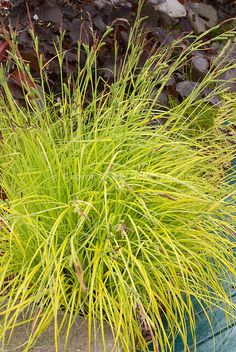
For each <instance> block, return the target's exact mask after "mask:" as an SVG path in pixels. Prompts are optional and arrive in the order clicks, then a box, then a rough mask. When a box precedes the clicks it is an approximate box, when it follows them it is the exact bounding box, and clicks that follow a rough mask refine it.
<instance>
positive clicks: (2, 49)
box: [0, 40, 9, 62]
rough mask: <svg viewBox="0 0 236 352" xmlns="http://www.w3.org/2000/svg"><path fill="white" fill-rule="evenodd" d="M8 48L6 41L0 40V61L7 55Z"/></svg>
mask: <svg viewBox="0 0 236 352" xmlns="http://www.w3.org/2000/svg"><path fill="white" fill-rule="evenodd" d="M8 49H9V44H8V42H6V41H5V40H4V41H1V42H0V62H2V61H3V60H4V59H6V57H7V50H8Z"/></svg>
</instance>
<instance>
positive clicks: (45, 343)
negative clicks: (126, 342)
mask: <svg viewBox="0 0 236 352" xmlns="http://www.w3.org/2000/svg"><path fill="white" fill-rule="evenodd" d="M62 317H63V315H62V314H61V315H60V316H59V318H58V321H59V323H60V322H61V320H62ZM30 328H31V325H30V324H25V325H22V326H18V327H17V328H15V330H14V332H13V334H12V338H11V341H10V344H9V345H8V346H4V348H3V346H2V345H1V344H0V351H1V352H13V351H17V352H24V351H25V343H26V341H27V337H28V336H29V332H30ZM93 336H94V335H93ZM105 336H106V352H115V351H116V352H118V350H117V349H116V350H113V349H112V347H113V337H112V334H111V331H110V329H109V327H108V326H106V327H105ZM65 341H66V327H65V328H63V329H62V331H61V333H60V338H59V352H87V351H89V349H88V333H87V323H86V321H85V320H84V318H82V317H78V318H77V319H76V322H75V323H74V324H73V326H72V328H71V332H70V335H69V339H68V343H67V348H66V349H65V348H64V346H65ZM29 351H30V352H55V351H56V350H55V344H54V326H53V322H52V323H51V324H50V326H49V327H48V329H47V330H46V331H45V332H44V333H43V334H42V335H41V336H40V337H39V339H38V340H37V342H36V343H35V345H34V346H33V347H32V348H31V349H30V350H29ZM90 351H91V352H104V347H103V343H102V336H101V331H98V332H97V334H96V336H95V338H94V339H93V341H92V344H91V350H90Z"/></svg>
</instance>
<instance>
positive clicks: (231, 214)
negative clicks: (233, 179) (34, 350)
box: [0, 40, 236, 352]
mask: <svg viewBox="0 0 236 352" xmlns="http://www.w3.org/2000/svg"><path fill="white" fill-rule="evenodd" d="M198 45H199V46H201V45H202V44H201V40H200V41H199V42H198V41H196V42H195V43H194V44H193V48H196V47H197V46H198ZM193 48H189V49H188V50H189V51H188V50H187V49H186V52H185V53H184V54H183V56H182V57H180V58H179V60H177V62H176V63H175V64H172V66H171V67H168V65H167V62H168V60H167V53H166V51H165V50H164V49H163V51H161V52H160V53H157V54H155V55H154V56H153V57H151V58H150V59H149V60H148V61H147V63H146V64H145V65H144V67H143V69H141V70H140V72H139V74H138V75H136V76H135V79H134V72H135V68H136V67H137V66H138V61H139V56H140V46H138V45H134V46H132V50H130V53H129V55H127V58H126V61H125V63H124V66H123V68H122V70H121V72H120V73H119V75H117V79H116V80H115V82H114V84H113V85H111V86H110V87H107V86H105V89H104V90H103V91H102V92H101V93H99V92H98V85H99V83H100V81H99V78H98V77H97V75H96V71H94V68H96V53H94V52H92V51H89V50H88V49H86V47H85V50H87V55H88V56H87V64H86V65H85V68H84V69H82V70H81V71H80V72H79V77H78V82H77V86H76V89H74V91H73V92H71V91H70V88H69V87H70V85H69V84H68V85H67V84H64V83H63V82H62V87H63V90H62V98H61V100H60V101H58V102H57V103H55V104H54V101H55V100H54V98H53V97H52V96H50V95H47V94H46V93H45V91H44V89H43V88H42V91H41V95H40V94H38V91H37V89H33V88H32V85H31V86H29V85H28V86H27V82H26V86H25V90H26V98H27V99H26V101H27V102H28V103H27V104H26V108H23V107H22V106H20V105H18V104H17V103H16V102H14V100H13V98H12V96H11V93H10V91H9V89H8V86H7V84H6V81H5V79H4V77H3V74H2V73H1V74H2V78H1V84H2V86H3V89H4V91H5V101H3V99H2V101H1V112H0V114H1V116H0V121H1V122H0V129H1V131H2V136H3V143H2V145H1V154H0V157H1V159H0V160H1V164H0V172H1V186H2V188H3V189H4V191H5V192H6V194H7V196H8V199H7V200H6V201H2V202H1V203H0V214H1V240H0V250H1V256H0V263H1V265H0V284H1V296H0V309H1V311H0V314H1V316H2V320H1V329H0V338H1V340H2V343H3V348H4V346H5V345H6V344H7V340H8V337H9V334H10V335H11V333H12V329H13V328H14V326H16V325H17V324H18V323H17V318H18V316H19V315H20V314H21V313H22V312H26V313H27V317H28V318H27V319H28V320H31V321H32V325H33V328H32V334H31V336H30V337H29V341H28V344H27V346H25V351H27V350H28V349H29V348H30V346H31V345H32V343H33V342H34V341H35V339H36V338H37V337H38V336H39V335H40V334H41V333H42V331H43V330H44V329H45V328H46V327H47V325H48V324H49V322H50V321H51V320H52V319H55V346H56V347H55V348H56V351H58V341H57V337H58V334H59V331H60V329H61V326H58V324H57V314H58V312H59V311H60V310H62V311H64V313H65V316H67V317H69V323H68V327H67V329H68V332H69V330H70V327H71V324H72V322H73V320H74V318H75V317H76V315H77V314H83V315H84V316H86V317H87V318H88V323H89V324H88V326H89V337H90V338H91V328H92V325H93V324H95V321H96V320H98V321H99V322H100V323H99V324H100V327H101V329H102V333H103V338H104V322H108V323H109V325H110V326H111V329H112V332H113V335H114V339H115V344H116V345H117V346H118V345H119V346H121V347H122V348H123V350H124V351H127V352H128V351H135V349H136V347H137V346H139V347H140V348H142V349H143V350H146V349H147V341H146V340H145V338H144V336H143V331H142V330H146V332H148V333H149V335H150V336H151V338H152V341H153V343H154V345H155V346H158V347H159V350H160V351H163V352H164V351H166V350H167V349H169V350H171V337H172V338H173V337H174V336H175V335H176V334H177V333H179V334H180V335H181V336H182V338H183V341H185V342H186V336H187V331H186V326H185V321H184V318H185V315H187V316H189V318H190V321H191V329H192V334H193V335H194V316H193V304H192V297H195V299H196V300H197V301H198V302H199V304H203V303H204V304H207V306H209V307H212V306H218V305H220V304H221V303H222V301H223V302H224V304H223V307H222V306H221V309H223V310H224V311H225V313H226V314H228V315H231V314H232V313H231V309H232V303H231V301H230V299H229V298H228V296H227V286H226V284H227V283H230V282H231V275H233V276H235V257H234V253H233V251H234V248H235V244H234V241H233V239H234V235H233V233H234V226H235V217H236V215H235V205H234V204H233V203H230V202H228V201H227V198H228V197H229V196H231V197H234V193H233V188H232V187H231V186H230V185H227V184H226V183H225V182H224V177H225V171H224V168H223V164H224V163H225V162H228V163H229V162H230V161H231V160H232V158H233V155H234V148H233V145H231V144H230V142H228V141H227V138H226V136H225V135H224V134H223V133H222V132H221V131H220V127H221V126H222V125H223V124H224V123H225V121H226V118H228V117H226V114H225V112H226V111H229V112H231V106H232V100H225V101H224V102H223V101H222V104H223V105H222V108H221V109H219V110H218V111H215V113H214V123H212V122H211V123H210V124H209V126H208V128H203V129H201V128H199V127H198V128H197V132H196V133H194V131H196V121H197V119H198V117H199V116H202V114H203V111H204V109H206V106H208V107H209V104H207V100H206V99H204V98H201V99H200V98H199V99H197V97H198V95H199V91H201V90H202V89H203V88H204V87H205V86H206V85H207V84H208V83H209V82H212V81H214V79H216V77H218V76H217V75H220V73H221V72H219V71H212V72H211V74H209V76H207V77H206V79H205V80H203V82H201V83H200V86H199V87H198V88H197V90H195V91H193V93H192V94H191V95H190V96H189V97H188V98H187V99H186V100H184V101H183V102H182V103H181V104H180V105H177V106H174V107H173V108H169V109H166V108H164V107H163V108H162V107H161V106H160V105H158V106H156V103H157V98H158V94H157V95H156V97H155V99H153V97H152V94H153V88H154V87H155V85H156V83H157V82H158V83H159V84H160V85H161V88H160V89H159V91H158V92H159V93H160V92H161V89H163V86H164V84H165V82H166V81H167V80H168V79H169V76H170V74H171V73H172V72H173V71H174V70H176V69H177V68H178V67H179V66H180V65H181V64H182V63H183V62H184V60H185V58H186V57H187V55H188V53H190V52H191V50H193ZM58 57H59V59H60V58H62V55H60V53H59V54H58ZM15 59H16V60H17V58H16V57H15ZM166 60H167V61H166ZM23 65H24V64H23V63H22V62H21V61H20V60H19V61H18V66H19V69H21V70H24V72H27V74H28V75H29V77H30V72H29V71H27V70H28V69H27V67H25V66H23ZM154 66H155V67H154ZM153 67H154V68H155V69H153ZM151 68H152V71H151ZM167 68H168V71H167ZM224 69H225V68H224ZM224 69H223V68H222V70H224ZM151 72H152V73H151ZM42 87H43V81H42ZM127 87H128V93H127ZM88 89H90V90H91V92H92V99H91V100H90V101H89V102H88V101H86V97H87V95H86V94H87V90H88ZM27 90H28V95H27ZM42 92H43V93H42ZM214 92H215V94H219V93H221V91H220V92H219V89H218V90H217V89H216V90H215V91H214ZM222 92H224V90H223V89H222ZM32 96H34V97H35V96H36V97H37V99H35V100H34V99H32ZM30 98H31V99H30ZM39 99H41V100H40V104H39ZM222 99H223V96H222ZM85 102H86V104H85ZM206 104H207V105H206ZM190 107H191V109H190ZM229 107H230V108H229ZM199 111H200V112H201V115H199V114H200V113H199ZM231 116H233V115H232V114H231ZM152 120H157V121H159V122H161V121H162V120H164V121H165V123H159V125H158V126H156V127H155V128H154V127H153V126H152V125H150V121H152ZM197 126H198V124H197ZM190 136H191V138H190ZM164 320H165V321H166V322H167V323H168V326H169V330H168V332H167V331H166V330H165V326H164ZM63 322H65V321H63ZM63 322H62V324H63ZM185 347H186V350H187V349H188V346H187V343H186V346H185ZM156 348H157V347H156Z"/></svg>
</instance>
